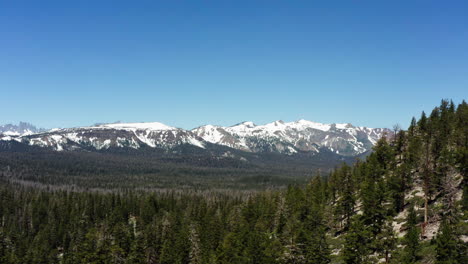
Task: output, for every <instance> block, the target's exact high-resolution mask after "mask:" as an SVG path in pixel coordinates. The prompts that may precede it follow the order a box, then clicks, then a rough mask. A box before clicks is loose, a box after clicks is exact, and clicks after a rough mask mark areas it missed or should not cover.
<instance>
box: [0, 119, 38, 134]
mask: <svg viewBox="0 0 468 264" xmlns="http://www.w3.org/2000/svg"><path fill="white" fill-rule="evenodd" d="M42 131H45V129H43V128H37V127H36V126H34V125H32V124H30V123H28V122H22V121H20V122H19V123H18V125H15V124H6V125H0V134H4V135H7V136H21V135H29V134H34V133H38V132H42Z"/></svg>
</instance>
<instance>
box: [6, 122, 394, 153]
mask: <svg viewBox="0 0 468 264" xmlns="http://www.w3.org/2000/svg"><path fill="white" fill-rule="evenodd" d="M20 125H21V123H20ZM6 126H9V127H11V126H12V125H5V126H2V127H6ZM388 132H390V130H388V129H382V128H367V127H355V126H353V125H351V124H322V123H316V122H311V121H307V120H299V121H295V122H287V123H286V122H283V121H281V120H280V121H275V122H272V123H268V124H265V125H255V124H254V123H253V122H243V123H240V124H237V125H233V126H229V127H223V126H214V125H205V126H200V127H198V128H195V129H192V130H184V129H181V128H176V127H172V126H168V125H165V124H162V123H158V122H150V123H112V124H100V125H94V126H89V127H76V128H65V129H52V130H50V131H46V132H39V130H36V131H35V133H32V132H30V131H28V132H27V133H24V132H23V133H19V132H16V133H11V132H10V133H2V132H0V140H2V141H17V142H20V143H23V144H27V145H30V146H39V147H47V148H51V149H54V150H57V151H63V150H79V149H86V150H92V149H95V150H106V149H111V148H132V149H139V148H141V147H149V148H157V149H165V150H170V149H172V148H174V147H176V146H183V145H191V146H194V147H196V148H200V149H205V148H207V147H208V148H209V147H212V146H216V145H219V146H225V147H229V148H232V149H236V150H241V151H244V152H251V153H280V154H288V155H292V154H295V153H298V152H301V153H304V152H305V153H319V152H320V150H321V149H326V150H327V151H331V152H333V153H335V154H337V155H341V156H357V155H360V154H363V153H366V152H368V151H370V150H371V148H372V146H373V145H374V144H375V143H376V142H377V140H378V139H379V138H381V137H382V136H383V135H384V134H385V133H388Z"/></svg>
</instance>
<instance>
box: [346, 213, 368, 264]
mask: <svg viewBox="0 0 468 264" xmlns="http://www.w3.org/2000/svg"><path fill="white" fill-rule="evenodd" d="M371 237H372V236H371V234H370V232H369V231H368V230H367V229H366V227H365V225H364V223H363V222H362V220H361V219H360V217H359V216H355V217H353V220H352V224H351V227H350V229H349V231H348V232H347V234H346V236H345V243H344V248H343V253H342V256H343V260H344V262H345V263H346V264H366V263H370V260H369V255H370V249H369V247H368V246H369V245H368V242H369V238H371Z"/></svg>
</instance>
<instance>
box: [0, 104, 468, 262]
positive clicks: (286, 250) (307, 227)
mask: <svg viewBox="0 0 468 264" xmlns="http://www.w3.org/2000/svg"><path fill="white" fill-rule="evenodd" d="M0 169H2V170H1V171H2V172H1V174H0V176H1V177H0V178H1V182H0V201H1V202H0V221H1V222H0V263H161V264H163V263H165V264H172V263H191V264H198V263H226V264H227V263H317V264H321V263H347V264H348V263H349V264H351V263H356V264H359V263H447V264H448V263H453V264H455V263H468V256H467V241H468V218H467V217H468V215H467V210H468V188H467V184H466V183H467V174H468V104H467V103H466V102H465V101H463V102H462V103H461V104H459V105H458V106H456V105H455V104H454V103H453V102H451V101H448V100H443V101H442V102H441V104H440V106H438V107H436V108H434V110H433V111H432V112H431V113H429V114H428V115H426V114H425V113H424V112H423V113H422V115H421V116H420V117H419V118H418V119H415V118H413V120H412V121H411V125H410V127H409V128H408V129H407V130H400V129H398V128H397V127H395V130H394V133H393V134H391V135H387V136H386V137H384V138H382V139H381V140H380V141H379V142H378V143H377V145H376V146H375V148H374V151H373V152H372V153H371V154H370V155H369V156H367V157H366V158H365V160H358V161H356V162H355V163H353V164H351V163H349V164H343V165H341V166H339V167H337V168H336V169H335V170H333V172H331V173H329V174H324V173H322V174H320V173H319V172H317V175H316V176H314V177H312V178H311V179H310V180H308V181H307V182H306V183H302V182H299V183H296V184H290V185H289V186H288V187H287V188H283V189H269V190H268V189H267V190H259V191H245V190H230V191H228V190H224V191H222V190H209V189H205V190H200V191H197V190H195V189H183V190H180V189H177V188H174V189H171V188H165V189H161V190H159V191H142V190H139V189H132V188H128V189H123V188H121V189H120V190H118V191H116V190H108V191H106V190H105V189H101V190H99V191H84V190H81V189H79V190H78V189H77V190H73V189H71V188H65V187H63V188H57V187H54V186H49V185H48V182H47V181H43V183H42V184H41V185H40V186H33V185H31V184H23V183H22V182H21V181H18V180H17V179H13V178H11V175H9V174H8V172H9V170H7V169H6V168H0ZM38 171H41V172H44V171H46V170H45V169H44V168H40V169H38ZM96 180H98V179H96ZM63 184H64V185H66V182H64V183H63Z"/></svg>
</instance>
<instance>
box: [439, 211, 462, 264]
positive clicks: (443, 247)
mask: <svg viewBox="0 0 468 264" xmlns="http://www.w3.org/2000/svg"><path fill="white" fill-rule="evenodd" d="M436 245H437V247H436V252H437V255H436V259H437V262H436V263H437V264H458V263H462V262H459V260H460V253H461V252H459V248H458V238H457V237H456V236H455V234H454V232H453V228H452V226H451V225H450V224H449V223H448V222H447V221H445V220H444V221H442V224H441V226H440V228H439V233H438V235H437V237H436Z"/></svg>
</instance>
